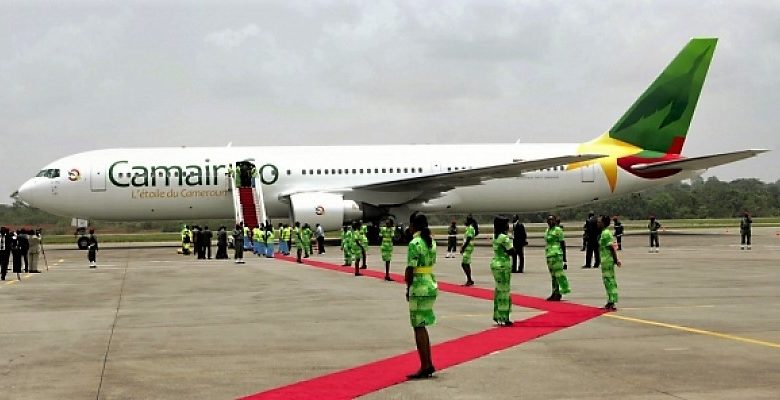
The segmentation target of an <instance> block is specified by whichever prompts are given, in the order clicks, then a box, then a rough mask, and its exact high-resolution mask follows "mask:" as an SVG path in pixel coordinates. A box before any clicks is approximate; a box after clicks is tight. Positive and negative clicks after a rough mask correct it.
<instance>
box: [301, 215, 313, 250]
mask: <svg viewBox="0 0 780 400" xmlns="http://www.w3.org/2000/svg"><path fill="white" fill-rule="evenodd" d="M301 238H303V258H309V255H310V254H311V227H310V226H309V224H308V223H306V224H303V230H302V232H301Z"/></svg>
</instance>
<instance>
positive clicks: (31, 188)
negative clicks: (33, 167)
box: [18, 178, 51, 207]
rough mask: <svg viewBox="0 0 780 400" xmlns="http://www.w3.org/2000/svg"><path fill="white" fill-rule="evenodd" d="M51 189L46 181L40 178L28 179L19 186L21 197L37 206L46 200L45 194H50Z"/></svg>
mask: <svg viewBox="0 0 780 400" xmlns="http://www.w3.org/2000/svg"><path fill="white" fill-rule="evenodd" d="M50 191H51V190H50V189H49V188H48V187H47V186H46V184H45V182H41V180H40V179H38V178H32V179H28V180H27V182H25V183H23V184H22V186H21V187H20V188H19V192H18V193H19V199H21V200H22V201H24V202H25V203H27V204H29V205H31V206H33V207H35V206H36V205H37V206H40V204H41V202H43V201H45V198H44V196H46V195H48V194H50V193H48V192H50Z"/></svg>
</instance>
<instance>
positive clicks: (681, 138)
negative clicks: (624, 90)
mask: <svg viewBox="0 0 780 400" xmlns="http://www.w3.org/2000/svg"><path fill="white" fill-rule="evenodd" d="M717 43H718V39H714V38H713V39H691V41H690V42H688V44H687V45H686V46H685V47H684V48H683V49H682V51H680V53H679V54H678V55H677V57H675V58H674V60H672V62H671V63H670V64H669V65H668V66H667V67H666V69H665V70H664V72H662V73H661V75H659V76H658V78H656V79H655V81H654V82H653V83H652V84H651V85H650V87H648V88H647V90H645V92H644V93H642V96H640V97H639V99H637V101H636V102H635V103H634V104H633V105H632V106H631V108H629V109H628V111H627V112H626V113H625V114H624V115H623V116H622V117H620V119H619V120H618V122H617V123H616V124H615V126H613V127H612V129H610V130H609V137H611V138H613V139H618V140H621V141H624V142H627V143H630V144H633V145H635V146H638V147H641V148H643V149H645V150H652V151H657V152H661V153H672V154H679V153H680V152H681V151H682V147H683V143H684V142H685V135H686V134H687V133H688V127H689V126H690V125H691V119H692V118H693V111H694V109H695V108H696V102H697V101H698V100H699V94H700V93H701V88H702V86H703V85H704V78H705V77H706V76H707V70H708V69H709V66H710V61H711V60H712V55H713V53H714V52H715V45H716V44H717Z"/></svg>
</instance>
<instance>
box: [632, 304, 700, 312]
mask: <svg viewBox="0 0 780 400" xmlns="http://www.w3.org/2000/svg"><path fill="white" fill-rule="evenodd" d="M678 308H715V306H713V305H700V306H657V307H620V309H621V310H626V311H628V310H640V311H641V310H669V309H678Z"/></svg>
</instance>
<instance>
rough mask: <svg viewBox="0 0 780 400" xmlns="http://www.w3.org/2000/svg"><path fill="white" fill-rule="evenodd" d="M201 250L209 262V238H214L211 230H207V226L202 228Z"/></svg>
mask: <svg viewBox="0 0 780 400" xmlns="http://www.w3.org/2000/svg"><path fill="white" fill-rule="evenodd" d="M201 235H203V250H204V252H205V253H206V257H207V258H208V259H209V260H211V238H213V237H214V234H213V233H211V229H209V227H208V225H207V226H204V227H203V233H202V234H201Z"/></svg>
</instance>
